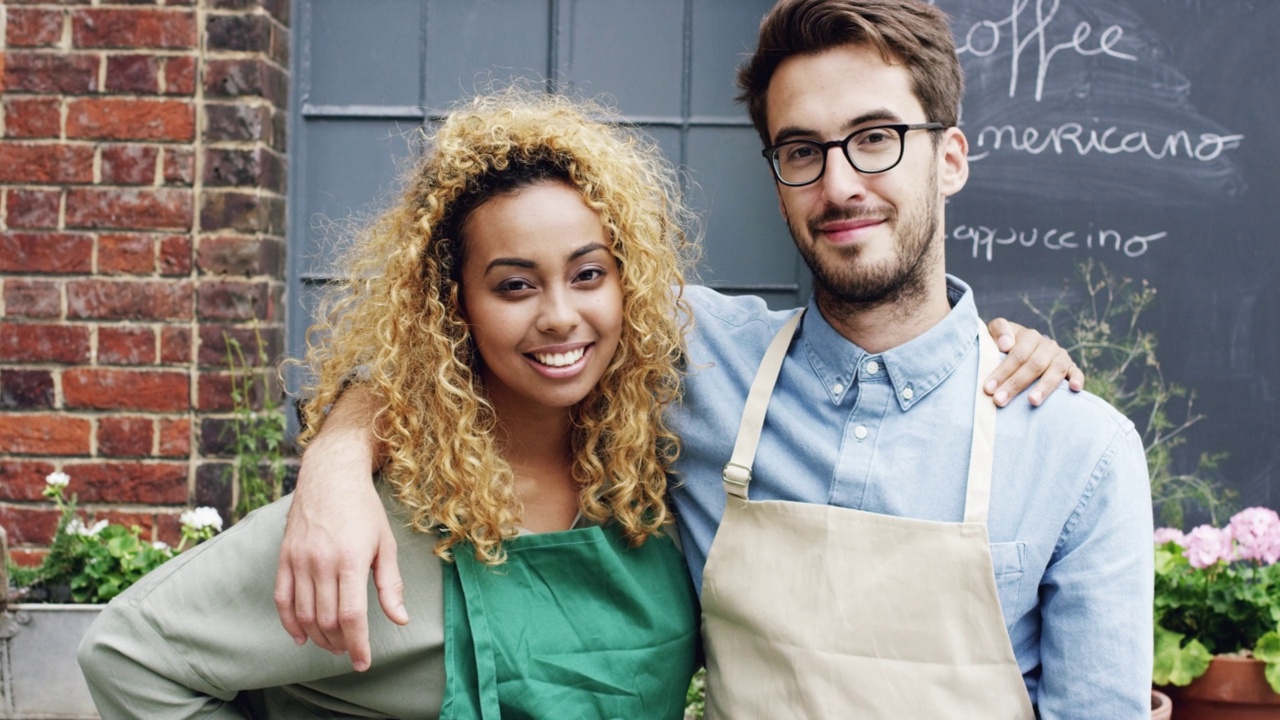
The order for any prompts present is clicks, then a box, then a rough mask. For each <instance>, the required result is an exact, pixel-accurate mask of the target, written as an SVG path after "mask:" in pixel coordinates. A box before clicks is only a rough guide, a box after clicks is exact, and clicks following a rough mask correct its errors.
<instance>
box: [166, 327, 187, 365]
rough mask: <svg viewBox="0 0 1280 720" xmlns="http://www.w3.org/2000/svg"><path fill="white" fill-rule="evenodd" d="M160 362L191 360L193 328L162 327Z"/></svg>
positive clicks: (185, 361)
mask: <svg viewBox="0 0 1280 720" xmlns="http://www.w3.org/2000/svg"><path fill="white" fill-rule="evenodd" d="M160 362H162V363H179V364H186V363H189V362H191V328H187V327H173V326H168V327H163V328H161V329H160Z"/></svg>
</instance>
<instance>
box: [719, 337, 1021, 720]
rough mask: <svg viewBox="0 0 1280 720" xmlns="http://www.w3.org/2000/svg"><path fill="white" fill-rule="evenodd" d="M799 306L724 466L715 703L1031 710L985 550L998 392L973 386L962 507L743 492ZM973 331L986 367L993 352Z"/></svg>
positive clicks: (777, 709)
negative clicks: (853, 503)
mask: <svg viewBox="0 0 1280 720" xmlns="http://www.w3.org/2000/svg"><path fill="white" fill-rule="evenodd" d="M800 314H803V311H802V312H801V313H800ZM800 314H797V315H796V316H795V317H793V318H792V319H791V320H790V321H788V323H787V324H786V325H785V326H784V327H783V328H782V329H781V330H780V331H779V332H778V335H777V336H776V337H775V338H774V340H773V342H772V344H771V345H770V346H769V349H768V350H767V351H766V353H765V358H764V360H763V362H762V363H761V365H760V370H759V371H758V372H757V375H756V379H755V381H754V382H753V384H752V386H751V391H750V394H749V395H748V398H747V406H746V408H745V409H744V410H743V418H742V424H741V426H740V428H739V431H738V439H737V442H736V443H735V446H734V452H733V457H732V459H731V460H730V462H729V464H728V465H726V466H725V470H724V487H725V492H726V493H727V494H728V496H727V498H726V501H727V502H726V507H725V512H724V517H723V519H722V520H721V521H720V527H719V529H718V530H717V532H716V536H715V540H714V541H713V542H712V546H711V550H710V552H709V553H708V555H707V563H706V567H705V570H704V572H703V586H702V607H703V633H704V635H703V637H704V639H705V642H706V651H707V671H708V672H707V710H708V717H709V718H717V719H719V720H749V719H752V718H782V717H786V718H823V719H825V718H846V717H847V718H868V719H875V718H883V719H884V720H914V719H915V718H974V719H975V720H1005V719H1014V720H1033V719H1034V717H1035V714H1034V712H1033V710H1032V708H1031V701H1030V698H1029V697H1028V695H1027V690H1026V686H1025V684H1024V683H1023V680H1022V673H1021V671H1020V670H1019V669H1018V664H1017V661H1016V659H1015V658H1014V653H1013V648H1012V646H1011V645H1010V642H1009V635H1008V631H1007V630H1006V629H1005V626H1004V617H1003V615H1002V614H1001V612H1000V601H999V596H998V594H997V591H996V584H995V573H994V571H993V570H992V565H991V551H990V547H989V544H988V539H987V526H986V519H987V509H988V500H989V498H990V489H991V463H992V448H993V444H994V439H995V410H996V408H995V405H994V404H993V403H992V402H991V400H990V398H988V397H987V396H986V395H985V394H984V393H983V392H982V390H981V388H978V389H977V390H976V393H975V400H974V433H973V442H972V449H971V453H970V463H969V478H968V488H967V491H966V499H965V514H964V521H963V522H960V523H945V522H935V521H928V520H917V519H912V518H902V517H894V516H890V515H880V514H875V513H868V512H863V511H859V510H853V509H850V508H841V507H833V506H829V505H818V504H813V503H800V502H784V501H760V502H752V501H750V500H749V499H748V488H749V486H750V481H751V466H752V464H753V463H754V460H755V452H756V446H757V444H758V442H759V439H760V432H761V429H762V428H763V426H764V416H765V411H766V409H767V408H768V404H769V398H770V396H771V395H772V393H773V386H774V384H775V382H776V381H777V377H778V373H779V371H780V370H781V367H782V361H783V358H784V357H785V355H786V352H787V347H788V346H789V345H790V342H791V338H792V336H793V335H794V333H795V329H796V326H797V325H798V324H799V321H800ZM977 334H978V336H980V338H981V340H980V344H979V377H980V378H981V377H985V376H986V375H987V374H988V373H989V371H990V370H991V369H993V368H994V366H995V364H996V361H997V358H998V354H997V351H996V349H995V345H994V343H993V342H992V340H991V338H990V337H989V336H988V335H987V333H986V332H985V330H981V329H979V331H978V332H977ZM922 451H925V449H923V448H922Z"/></svg>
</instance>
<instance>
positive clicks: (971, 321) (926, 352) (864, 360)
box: [801, 275, 985, 411]
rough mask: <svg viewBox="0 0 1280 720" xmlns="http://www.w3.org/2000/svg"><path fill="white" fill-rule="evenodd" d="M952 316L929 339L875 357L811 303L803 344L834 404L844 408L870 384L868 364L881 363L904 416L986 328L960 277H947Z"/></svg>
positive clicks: (929, 333) (926, 335)
mask: <svg viewBox="0 0 1280 720" xmlns="http://www.w3.org/2000/svg"><path fill="white" fill-rule="evenodd" d="M947 301H948V302H949V303H950V304H951V312H949V313H947V315H946V317H944V318H943V319H942V321H941V322H939V323H938V324H937V325H934V326H933V327H931V328H929V330H927V331H926V332H925V333H924V334H923V335H921V336H920V337H917V338H915V339H913V340H911V341H910V342H908V343H906V344H904V345H899V346H898V347H895V348H892V349H890V350H886V351H885V352H883V353H880V354H879V355H871V354H869V353H867V352H866V351H865V350H863V349H862V348H860V347H858V346H857V345H856V344H854V343H852V342H850V341H849V340H847V339H845V337H844V336H843V335H841V334H840V333H839V332H837V331H836V329H835V328H833V327H831V324H830V323H828V322H827V320H826V318H824V317H822V313H821V312H820V311H819V310H818V305H817V300H816V299H815V298H814V297H810V298H809V311H808V312H807V313H805V316H804V321H803V326H802V334H801V343H802V345H803V348H804V352H805V355H806V356H807V357H808V359H809V364H810V365H811V366H812V367H813V371H814V374H815V375H817V377H818V379H819V380H820V381H821V382H822V384H823V386H824V387H825V388H826V390H827V395H828V397H829V398H830V399H831V401H832V402H833V403H837V404H838V403H840V402H841V399H842V398H843V397H844V396H845V395H846V394H847V393H848V392H849V390H850V388H852V387H853V385H854V384H855V383H856V382H858V381H859V380H866V379H867V377H868V376H867V370H866V368H867V365H868V363H869V362H870V361H873V360H874V361H875V362H876V363H877V364H878V366H879V369H878V371H877V373H876V375H877V376H878V377H880V378H885V377H887V378H888V382H890V383H891V384H892V385H893V389H894V395H895V396H896V397H897V398H898V404H899V406H900V407H901V408H902V410H903V411H906V410H910V409H911V407H912V406H914V405H915V404H916V403H918V402H920V401H921V400H922V399H923V398H924V397H925V396H926V395H928V394H929V393H930V392H931V391H932V390H933V389H934V388H936V387H937V386H938V385H940V384H941V383H942V381H943V380H946V379H947V377H949V376H950V375H951V373H952V372H954V371H955V369H956V368H957V367H958V366H959V365H960V363H961V362H962V361H963V360H964V359H965V357H966V356H968V354H969V352H970V350H972V349H973V348H974V346H975V338H976V337H977V334H976V333H977V332H979V331H981V332H985V330H981V328H982V326H983V324H982V320H981V319H980V318H979V317H978V309H977V306H975V305H974V301H973V292H972V291H971V290H970V289H969V286H968V285H966V284H965V283H964V282H963V281H961V280H960V279H959V278H956V277H954V276H952V275H948V276H947Z"/></svg>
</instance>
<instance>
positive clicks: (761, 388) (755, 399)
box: [721, 308, 804, 500]
mask: <svg viewBox="0 0 1280 720" xmlns="http://www.w3.org/2000/svg"><path fill="white" fill-rule="evenodd" d="M803 316H804V308H800V311H799V312H797V313H796V314H795V315H792V316H791V319H789V320H787V322H786V324H785V325H783V326H782V329H780V330H778V334H777V335H774V336H773V341H772V342H770V343H769V347H768V349H766V350H765V351H764V359H763V360H761V361H760V368H759V369H758V370H756V377H755V380H753V381H752V382H751V391H750V392H749V393H747V404H746V406H745V407H744V408H743V409H742V421H741V422H740V423H739V424H738V439H737V440H735V441H734V443H733V454H732V455H731V456H729V463H728V464H727V465H725V466H724V471H723V472H722V473H721V477H722V478H724V491H725V492H726V493H728V494H730V495H733V496H735V497H740V498H742V499H743V500H746V499H747V486H748V485H750V484H751V466H752V465H754V464H755V461H756V448H757V447H758V446H759V445H760V433H761V432H762V431H763V430H764V416H765V412H766V411H767V410H768V409H769V398H770V397H772V396H773V386H774V385H776V384H777V383H778V375H779V374H780V373H781V372H782V361H783V360H784V359H786V357H787V348H789V347H791V338H792V337H794V336H795V334H796V328H797V327H799V325H800V318H801V317H803Z"/></svg>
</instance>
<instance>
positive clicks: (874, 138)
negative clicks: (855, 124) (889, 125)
mask: <svg viewBox="0 0 1280 720" xmlns="http://www.w3.org/2000/svg"><path fill="white" fill-rule="evenodd" d="M892 140H893V134H892V133H890V132H889V131H888V130H868V131H867V132H865V133H862V134H861V135H859V136H858V145H860V146H861V147H875V146H877V145H883V144H885V143H888V142H891V141H892Z"/></svg>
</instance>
